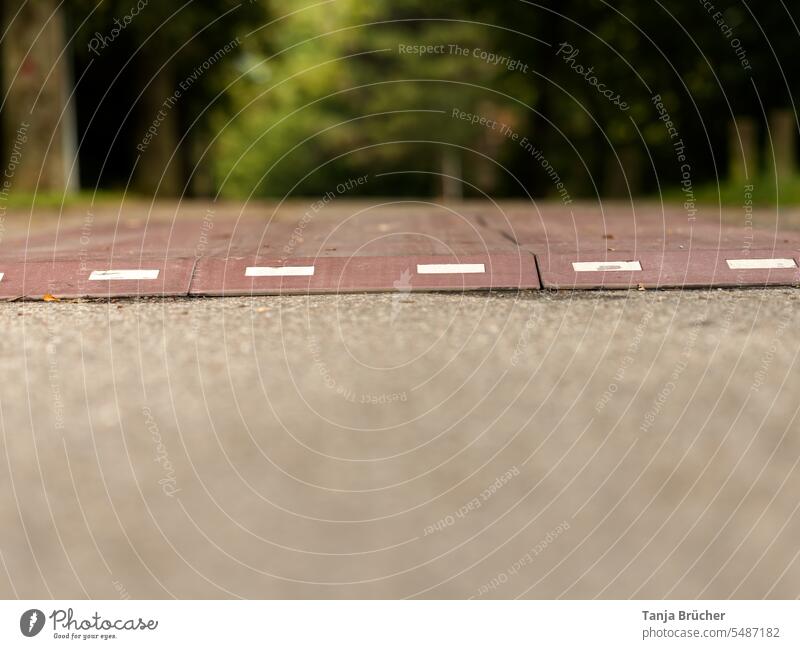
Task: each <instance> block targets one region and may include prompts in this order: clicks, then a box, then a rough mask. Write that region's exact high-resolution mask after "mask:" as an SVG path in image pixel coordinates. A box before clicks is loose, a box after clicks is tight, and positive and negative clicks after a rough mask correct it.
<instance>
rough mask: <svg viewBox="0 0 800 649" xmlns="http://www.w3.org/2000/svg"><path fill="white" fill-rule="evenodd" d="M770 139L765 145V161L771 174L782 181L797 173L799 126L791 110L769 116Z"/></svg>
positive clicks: (780, 111) (775, 111)
mask: <svg viewBox="0 0 800 649" xmlns="http://www.w3.org/2000/svg"><path fill="white" fill-rule="evenodd" d="M768 135H769V137H767V140H766V143H765V146H764V148H765V152H764V159H765V160H766V164H767V169H769V171H770V173H771V174H772V175H773V176H775V177H777V178H781V179H786V178H789V177H790V176H792V175H794V173H795V167H796V165H795V145H796V142H797V124H796V122H795V115H794V113H793V112H792V111H791V110H786V109H780V110H774V111H772V113H771V114H770V116H769V134H768Z"/></svg>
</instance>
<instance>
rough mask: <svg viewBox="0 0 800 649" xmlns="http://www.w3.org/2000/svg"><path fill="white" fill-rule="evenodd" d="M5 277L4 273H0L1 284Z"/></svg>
mask: <svg viewBox="0 0 800 649" xmlns="http://www.w3.org/2000/svg"><path fill="white" fill-rule="evenodd" d="M5 276H6V274H5V273H0V282H2V281H3V278H4V277H5Z"/></svg>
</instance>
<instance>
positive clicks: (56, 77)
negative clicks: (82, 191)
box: [2, 0, 78, 192]
mask: <svg viewBox="0 0 800 649" xmlns="http://www.w3.org/2000/svg"><path fill="white" fill-rule="evenodd" d="M2 6H3V26H4V28H5V27H8V26H9V23H10V21H12V20H13V24H11V25H10V29H9V30H8V32H7V33H6V38H4V39H3V42H2V57H3V91H4V92H6V93H8V96H7V97H6V100H5V105H4V106H3V111H2V113H3V115H2V121H3V142H4V151H3V156H2V158H3V165H4V168H5V171H6V172H7V174H11V178H8V177H7V179H8V180H9V182H10V184H11V187H13V188H14V189H19V190H22V191H34V190H37V191H56V192H66V191H71V190H74V189H76V188H77V186H78V168H77V151H76V142H77V136H76V133H75V114H74V108H73V102H69V104H68V103H67V100H68V98H69V94H70V91H71V87H70V86H71V83H70V71H69V61H70V57H69V55H68V53H67V52H66V51H64V47H65V39H64V15H63V11H62V10H61V8H60V7H59V3H58V2H56V0H37V1H36V2H30V1H29V0H28V1H26V0H4V1H3V5H2ZM73 165H74V166H73ZM40 176H41V177H40Z"/></svg>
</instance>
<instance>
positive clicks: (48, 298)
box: [42, 293, 61, 302]
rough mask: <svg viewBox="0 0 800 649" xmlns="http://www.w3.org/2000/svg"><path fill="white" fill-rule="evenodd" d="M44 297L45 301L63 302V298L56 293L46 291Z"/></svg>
mask: <svg viewBox="0 0 800 649" xmlns="http://www.w3.org/2000/svg"><path fill="white" fill-rule="evenodd" d="M42 299H43V300H44V301H45V302H61V298H57V297H56V296H55V295H50V293H45V294H44V297H42Z"/></svg>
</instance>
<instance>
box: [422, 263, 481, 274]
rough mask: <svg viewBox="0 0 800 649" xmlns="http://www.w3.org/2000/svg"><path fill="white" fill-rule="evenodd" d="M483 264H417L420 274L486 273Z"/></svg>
mask: <svg viewBox="0 0 800 649" xmlns="http://www.w3.org/2000/svg"><path fill="white" fill-rule="evenodd" d="M485 272H486V267H485V266H484V265H483V264H417V274H418V275H451V274H466V273H485Z"/></svg>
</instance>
